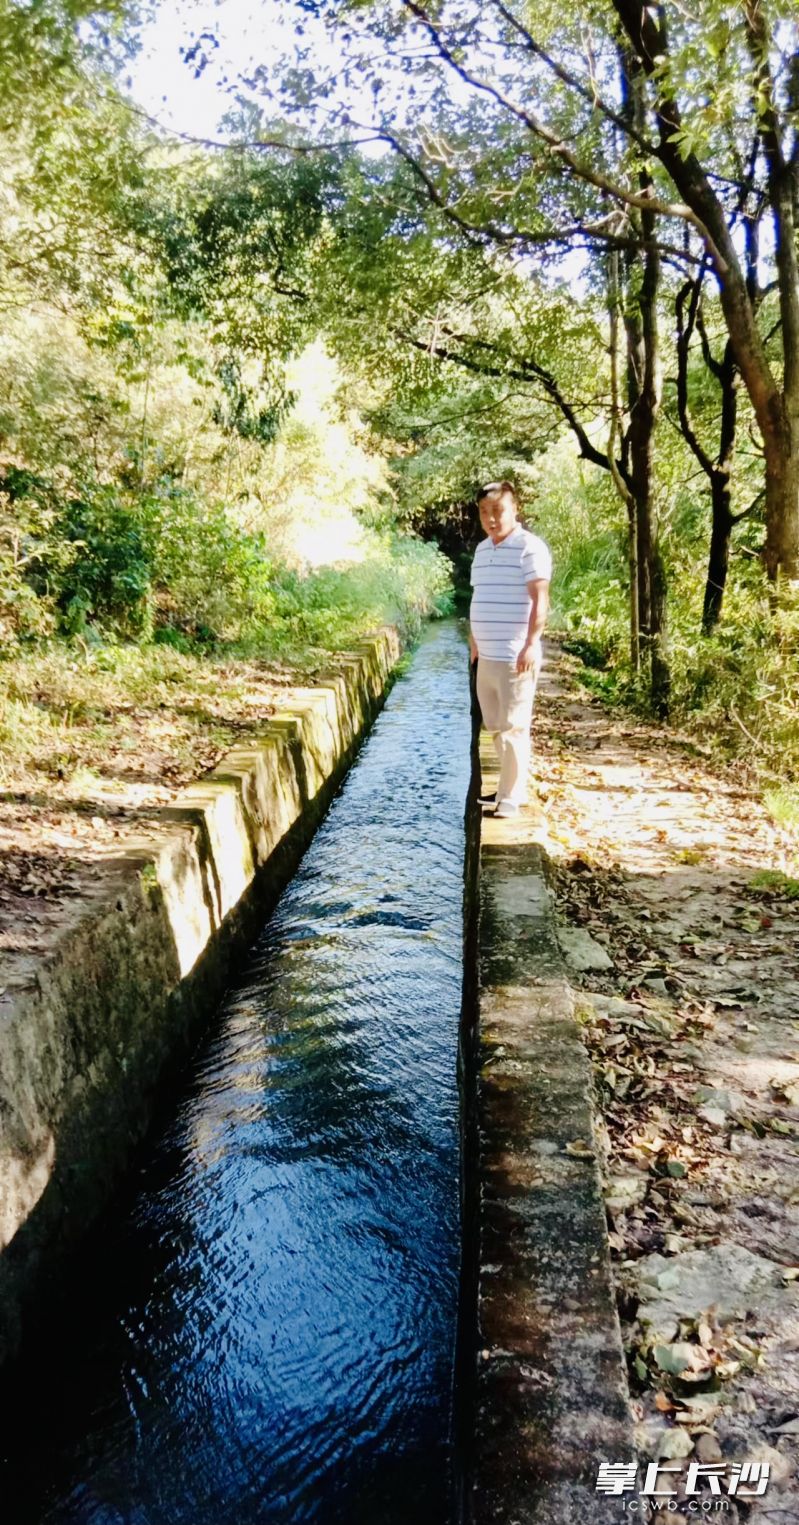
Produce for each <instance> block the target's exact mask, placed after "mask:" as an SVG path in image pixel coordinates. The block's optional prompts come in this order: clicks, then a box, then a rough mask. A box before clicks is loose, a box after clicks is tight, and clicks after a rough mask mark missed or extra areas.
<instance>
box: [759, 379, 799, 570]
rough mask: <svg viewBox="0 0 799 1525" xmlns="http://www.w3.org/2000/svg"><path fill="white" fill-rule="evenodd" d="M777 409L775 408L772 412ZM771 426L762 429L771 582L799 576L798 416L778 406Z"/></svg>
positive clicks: (768, 558) (767, 556)
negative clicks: (764, 430) (791, 415)
mask: <svg viewBox="0 0 799 1525" xmlns="http://www.w3.org/2000/svg"><path fill="white" fill-rule="evenodd" d="M776 411H777V410H776V409H775V412H776ZM779 415H780V416H779V418H778V419H776V420H775V425H774V428H773V429H771V428H770V429H769V430H768V431H767V432H764V435H763V446H764V450H765V456H766V554H765V563H766V571H767V573H768V575H769V577H770V578H771V580H772V582H774V581H776V579H777V577H778V575H779V574H780V573H783V574H784V575H785V576H786V577H789V578H796V577H799V418H794V419H791V418H790V416H789V415H788V414H787V410H786V409H785V407H781V408H780V409H779Z"/></svg>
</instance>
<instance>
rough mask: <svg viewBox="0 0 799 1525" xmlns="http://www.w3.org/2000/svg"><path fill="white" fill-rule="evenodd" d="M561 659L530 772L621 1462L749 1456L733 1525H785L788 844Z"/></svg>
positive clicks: (789, 1444)
mask: <svg viewBox="0 0 799 1525" xmlns="http://www.w3.org/2000/svg"><path fill="white" fill-rule="evenodd" d="M578 667H579V664H578V663H576V662H575V661H573V660H572V659H570V658H569V657H568V656H566V655H565V654H562V653H559V652H558V651H557V649H556V648H553V649H552V651H551V655H550V663H549V669H548V672H545V677H544V680H543V682H542V688H541V693H540V698H539V704H538V710H537V716H536V720H535V727H534V742H535V748H536V756H535V758H534V774H535V778H536V788H537V792H538V797H539V800H540V803H541V805H542V806H543V809H544V811H545V813H546V817H547V824H548V830H549V835H550V842H549V847H550V851H551V854H552V856H553V860H554V863H555V876H556V882H557V896H558V905H559V916H560V919H561V924H562V927H563V928H564V936H563V943H564V951H565V952H566V953H567V956H568V958H569V960H570V967H571V969H572V975H573V983H574V986H575V988H576V989H577V991H578V999H579V1002H580V1007H581V1015H582V1018H583V1021H584V1031H585V1036H586V1040H587V1042H588V1045H589V1048H590V1051H591V1054H592V1058H593V1061H594V1064H595V1073H596V1080H597V1090H598V1094H599V1097H600V1101H601V1106H602V1111H603V1115H604V1120H605V1129H606V1138H605V1144H606V1148H607V1180H608V1194H607V1195H608V1210H609V1220H610V1226H611V1243H612V1247H613V1251H614V1256H615V1262H616V1273H617V1279H618V1286H619V1294H620V1311H621V1314H622V1322H623V1332H624V1337H625V1343H626V1346H627V1349H628V1351H629V1356H630V1373H631V1387H632V1392H633V1401H634V1412H635V1418H636V1421H637V1424H638V1437H639V1441H640V1445H641V1451H642V1454H643V1455H645V1456H646V1457H650V1458H653V1457H657V1456H660V1457H662V1458H663V1459H664V1460H665V1459H667V1458H681V1457H688V1456H690V1459H691V1460H694V1461H695V1460H700V1461H702V1462H705V1463H712V1462H722V1461H723V1462H725V1463H726V1462H732V1461H736V1462H740V1461H747V1460H754V1459H760V1460H763V1461H768V1462H769V1463H770V1468H771V1476H770V1484H769V1488H768V1491H767V1494H766V1496H765V1497H762V1498H759V1499H758V1500H757V1502H756V1503H755V1504H753V1505H746V1504H744V1505H740V1504H738V1505H736V1506H735V1508H736V1509H737V1510H738V1515H737V1517H738V1518H741V1519H744V1518H749V1517H750V1516H756V1517H757V1519H758V1520H759V1521H760V1520H763V1521H765V1520H771V1519H773V1520H775V1521H777V1520H780V1521H782V1522H785V1521H787V1520H794V1521H796V1520H799V1477H797V1447H798V1446H799V1280H797V1278H799V1170H798V1169H797V1167H798V1166H799V1000H798V999H797V997H798V996H799V900H798V899H792V898H791V894H790V892H791V890H792V889H795V891H796V893H799V884H797V885H795V886H794V885H793V884H792V883H791V880H790V878H789V879H787V880H785V879H784V877H783V879H781V880H780V881H779V883H778V885H777V887H774V886H770V885H767V884H766V885H764V884H763V883H762V882H759V881H758V878H757V876H758V875H759V874H762V872H763V871H764V870H765V871H768V872H771V873H774V872H776V873H777V874H778V875H779V874H781V875H783V876H785V875H786V874H787V875H789V876H791V875H793V874H796V873H799V856H798V853H799V844H797V843H796V842H795V841H794V840H791V839H790V838H789V837H788V835H786V833H784V832H782V831H780V830H778V829H776V828H775V827H774V826H773V824H772V823H771V822H770V821H769V818H768V816H767V815H766V812H765V811H764V809H763V807H762V805H761V804H760V802H759V800H758V797H757V796H756V794H755V793H754V792H753V791H752V789H751V788H749V787H747V785H746V783H745V781H744V780H742V779H741V778H740V777H736V776H735V775H734V774H733V773H732V772H729V773H725V772H723V771H720V770H719V768H718V766H717V765H713V764H711V763H710V762H706V761H704V760H703V759H702V757H701V756H700V755H697V751H696V749H690V748H689V747H687V746H686V745H681V744H680V743H679V741H678V740H676V739H674V738H671V737H669V735H668V734H667V733H664V732H662V731H660V730H658V729H657V728H656V727H654V726H648V725H645V724H637V723H636V722H635V721H634V720H631V718H630V717H629V716H627V715H622V714H619V713H618V712H616V713H614V712H610V711H608V710H606V709H605V708H604V707H602V706H600V705H599V704H598V703H597V702H596V701H594V700H593V699H592V698H590V697H587V696H586V694H585V691H584V690H583V689H582V688H581V686H580V684H579V682H578V681H577V678H576V672H577V670H578ZM753 881H754V883H753ZM575 932H576V933H577V936H575V935H574V934H575ZM603 953H604V954H605V955H607V961H606V967H604V968H600V967H598V966H599V965H600V964H602V963H603ZM581 965H582V966H583V967H582V969H581V968H580V967H579V966H581ZM586 965H593V966H594V967H585V966H586ZM671 1465H676V1462H675V1461H672V1462H671ZM677 1486H678V1488H679V1486H681V1485H680V1484H679V1483H678V1485H677ZM741 1488H743V1484H741ZM723 1518H725V1519H730V1518H733V1519H734V1518H736V1514H735V1509H733V1512H732V1514H729V1513H728V1514H725V1515H724V1516H723Z"/></svg>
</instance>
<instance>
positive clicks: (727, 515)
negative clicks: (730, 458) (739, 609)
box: [702, 469, 734, 635]
mask: <svg viewBox="0 0 799 1525" xmlns="http://www.w3.org/2000/svg"><path fill="white" fill-rule="evenodd" d="M710 491H711V503H712V510H713V523H712V528H711V531H710V554H709V556H708V563H707V579H706V582H705V598H704V603H703V605H702V634H703V635H710V634H711V632H712V631H713V630H715V628H716V626H717V624H718V622H719V620H720V618H721V606H722V603H723V600H724V589H725V587H726V585H727V570H728V568H729V564H730V539H731V537H732V526H733V522H734V521H733V515H732V507H731V497H732V494H731V489H730V475H729V472H728V471H723V470H718V469H717V470H716V471H715V472H714V473H713V476H712V477H711V481H710Z"/></svg>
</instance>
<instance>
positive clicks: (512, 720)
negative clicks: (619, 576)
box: [469, 482, 552, 816]
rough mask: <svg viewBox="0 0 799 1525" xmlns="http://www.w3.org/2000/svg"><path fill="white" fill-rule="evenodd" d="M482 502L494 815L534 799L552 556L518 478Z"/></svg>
mask: <svg viewBox="0 0 799 1525" xmlns="http://www.w3.org/2000/svg"><path fill="white" fill-rule="evenodd" d="M478 508H479V510H480V523H481V524H482V526H483V529H484V530H485V532H486V539H485V540H481V541H480V544H479V545H478V547H477V550H476V551H475V556H474V561H473V562H472V590H473V592H472V603H471V609H470V612H469V624H470V632H471V633H470V643H469V644H470V649H471V659H472V661H473V662H474V661H476V662H477V700H478V703H479V705H480V711H481V714H482V717H483V724H484V726H485V728H486V730H487V731H490V732H491V735H492V737H493V740H494V746H495V748H496V752H497V757H498V759H499V783H498V784H497V793H496V808H495V811H494V814H495V815H498V816H514V815H517V814H518V811H519V807H520V806H521V805H523V804H524V803H525V800H526V799H527V772H528V768H529V763H530V726H531V723H532V718H533V699H534V697H535V687H536V683H537V681H538V674H539V671H540V668H541V632H542V631H543V629H544V625H545V623H546V617H547V610H548V608H549V584H550V580H551V577H552V557H551V556H550V554H549V551H548V549H547V547H546V546H545V544H544V542H543V540H540V539H539V538H538V536H537V535H531V534H530V531H529V530H526V529H523V528H522V526H521V525H520V524H519V522H518V512H519V502H518V498H517V496H516V490H515V488H514V487H513V484H512V483H511V482H491V483H489V485H488V487H484V488H483V489H482V491H481V493H480V496H479V498H478ZM488 803H491V801H488Z"/></svg>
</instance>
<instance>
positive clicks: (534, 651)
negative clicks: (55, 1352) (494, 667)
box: [516, 639, 538, 673]
mask: <svg viewBox="0 0 799 1525" xmlns="http://www.w3.org/2000/svg"><path fill="white" fill-rule="evenodd" d="M537 656H538V640H537V639H536V640H534V641H526V642H525V644H524V646H523V647H522V649H521V651H520V652H519V655H518V657H517V658H516V671H517V672H518V673H522V672H530V671H531V669H532V668H533V667H535V664H536V658H537Z"/></svg>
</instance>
